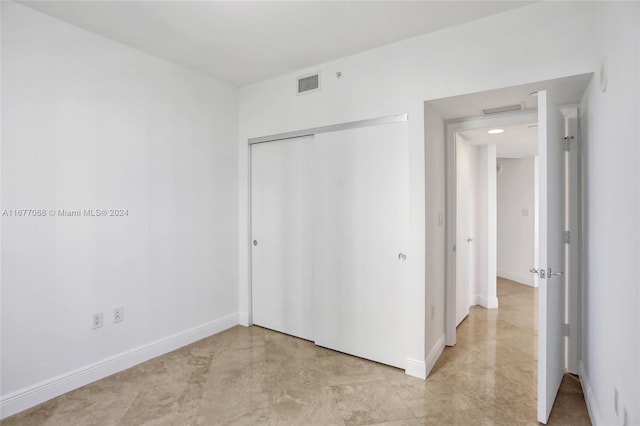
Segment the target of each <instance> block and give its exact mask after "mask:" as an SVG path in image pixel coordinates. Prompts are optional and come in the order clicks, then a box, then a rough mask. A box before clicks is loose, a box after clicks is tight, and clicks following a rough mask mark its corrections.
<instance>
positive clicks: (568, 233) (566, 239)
mask: <svg viewBox="0 0 640 426" xmlns="http://www.w3.org/2000/svg"><path fill="white" fill-rule="evenodd" d="M570 242H571V231H564V243H565V244H569V243H570Z"/></svg>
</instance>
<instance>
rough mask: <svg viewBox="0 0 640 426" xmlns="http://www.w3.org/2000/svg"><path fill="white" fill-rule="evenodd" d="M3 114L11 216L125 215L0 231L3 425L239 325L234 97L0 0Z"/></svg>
mask: <svg viewBox="0 0 640 426" xmlns="http://www.w3.org/2000/svg"><path fill="white" fill-rule="evenodd" d="M2 107H3V108H2V208H3V209H46V210H49V209H110V208H120V209H128V211H129V216H127V217H106V218H95V217H94V218H91V217H42V218H36V217H19V218H18V217H3V218H2V329H1V331H2V342H1V343H2V353H1V355H2V368H1V370H2V380H1V381H2V388H1V393H2V416H7V415H9V414H12V412H15V411H17V410H20V409H23V408H26V407H28V406H29V405H33V404H34V403H37V402H41V401H42V400H44V399H48V398H50V397H53V396H55V395H56V394H58V393H60V392H64V391H67V390H69V389H71V388H73V387H76V386H79V385H82V384H84V383H86V382H90V381H92V380H95V379H97V378H99V377H101V376H103V375H105V374H109V373H112V372H114V371H117V370H118V369H120V368H124V367H128V366H130V365H132V364H135V363H137V362H140V361H142V360H143V359H145V358H146V357H149V356H154V355H158V354H159V353H161V352H163V351H166V350H169V349H173V348H175V347H176V346H180V345H182V344H185V343H188V342H189V341H192V340H196V339H198V338H201V337H204V336H205V335H209V334H212V333H213V332H216V331H219V330H221V329H223V328H225V327H229V326H230V325H233V324H236V323H237V298H238V295H237V291H238V290H237V271H238V268H237V259H238V254H237V244H238V240H237V226H238V225H237V224H238V221H237V173H238V172H237V161H238V159H237V145H236V141H237V127H236V125H237V93H236V89H234V88H232V87H230V86H227V85H225V84H222V83H219V82H217V81H214V80H212V79H209V78H207V77H204V76H202V75H200V74H197V73H194V72H191V71H188V70H186V69H184V68H182V67H179V66H176V65H173V64H170V63H167V62H165V61H162V60H159V59H156V58H154V57H152V56H149V55H146V54H143V53H141V52H139V51H137V50H134V49H131V48H128V47H125V46H123V45H120V44H118V43H115V42H112V41H110V40H108V39H105V38H102V37H100V36H97V35H95V34H92V33H89V32H86V31H84V30H81V29H78V28H77V27H74V26H71V25H69V24H66V23H63V22H61V21H59V20H56V19H53V18H50V17H48V16H46V15H43V14H41V13H39V12H36V11H33V10H31V9H29V8H26V7H24V6H21V5H18V4H15V3H8V2H2ZM116 306H124V312H125V320H124V322H122V323H119V324H113V323H112V320H111V318H112V317H111V315H112V309H113V308H114V307H116ZM100 311H102V312H104V326H103V327H102V328H100V329H96V330H92V329H91V322H90V317H91V314H92V313H94V312H100ZM163 339H166V340H163ZM145 345H146V346H145ZM138 349H139V350H138ZM136 350H138V351H137V352H136ZM71 373H73V374H71Z"/></svg>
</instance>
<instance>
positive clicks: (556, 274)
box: [547, 268, 564, 278]
mask: <svg viewBox="0 0 640 426" xmlns="http://www.w3.org/2000/svg"><path fill="white" fill-rule="evenodd" d="M547 275H548V277H549V278H551V277H553V276H556V277H560V276H562V275H564V272H562V271H559V272H553V271H552V270H551V268H549V273H548V274H547Z"/></svg>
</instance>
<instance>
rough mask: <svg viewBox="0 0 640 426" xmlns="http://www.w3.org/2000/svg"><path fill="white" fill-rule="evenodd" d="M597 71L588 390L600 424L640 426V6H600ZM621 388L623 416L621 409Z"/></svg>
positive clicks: (588, 175)
mask: <svg viewBox="0 0 640 426" xmlns="http://www.w3.org/2000/svg"><path fill="white" fill-rule="evenodd" d="M595 12H596V17H597V18H596V19H594V25H593V32H594V36H595V38H594V40H593V41H592V42H591V43H592V46H591V48H592V49H593V50H594V52H596V53H597V56H596V57H595V58H594V64H593V67H594V68H595V69H597V67H599V65H600V60H601V58H602V57H604V56H606V57H607V58H608V59H607V60H608V85H607V89H606V92H605V93H603V92H601V90H600V84H599V79H600V73H597V74H596V76H595V77H594V80H593V81H592V82H591V86H590V87H589V89H588V91H587V93H586V94H585V96H584V98H583V101H582V105H581V110H582V117H581V127H582V128H581V132H582V136H583V144H584V147H583V156H584V158H583V173H584V187H583V203H584V207H583V214H584V217H583V229H584V233H583V239H584V253H583V256H584V257H583V259H582V265H583V266H584V275H583V289H582V295H583V307H584V310H583V330H584V332H583V339H582V364H583V365H582V366H581V373H582V378H583V383H585V384H586V387H587V393H588V394H589V401H590V405H589V409H590V412H591V413H592V420H593V421H594V424H623V418H622V411H623V408H626V410H627V412H628V420H627V423H626V424H628V425H638V424H640V362H638V360H639V359H640V358H639V356H640V347H639V341H640V301H639V296H640V295H639V291H640V290H639V284H638V283H639V282H640V273H639V265H640V263H639V262H638V259H639V255H640V241H639V232H640V223H639V220H638V218H639V217H640V208H639V207H640V206H639V202H640V197H639V194H638V183H639V178H640V173H639V170H638V164H640V162H639V161H638V158H639V157H638V155H639V153H640V149H639V145H638V141H639V140H640V132H639V129H638V123H639V121H640V120H639V119H638V118H639V112H640V107H639V99H640V93H639V81H638V79H639V76H640V66H639V59H640V58H639V57H640V54H639V50H640V42H639V33H638V32H639V28H640V4H638V3H637V2H633V3H598V4H597V5H596V10H595ZM614 389H618V392H619V401H620V409H619V415H616V413H615V410H614V403H613V401H614Z"/></svg>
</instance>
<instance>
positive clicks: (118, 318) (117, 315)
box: [113, 306, 124, 322]
mask: <svg viewBox="0 0 640 426" xmlns="http://www.w3.org/2000/svg"><path fill="white" fill-rule="evenodd" d="M122 321H124V308H123V307H122V306H118V307H117V308H113V322H122Z"/></svg>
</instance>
